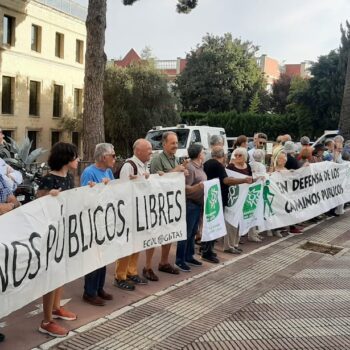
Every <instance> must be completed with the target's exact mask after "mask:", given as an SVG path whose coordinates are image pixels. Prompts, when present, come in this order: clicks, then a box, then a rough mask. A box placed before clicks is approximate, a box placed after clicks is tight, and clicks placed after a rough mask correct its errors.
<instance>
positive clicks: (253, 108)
mask: <svg viewBox="0 0 350 350" xmlns="http://www.w3.org/2000/svg"><path fill="white" fill-rule="evenodd" d="M259 108H260V98H259V94H258V93H257V92H256V93H255V94H254V96H253V98H252V101H251V103H250V106H249V113H253V114H255V113H258V112H259Z"/></svg>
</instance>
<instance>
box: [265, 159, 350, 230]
mask: <svg viewBox="0 0 350 350" xmlns="http://www.w3.org/2000/svg"><path fill="white" fill-rule="evenodd" d="M263 199H264V200H263V206H264V208H263V213H264V219H265V220H264V222H263V224H262V225H261V226H260V227H259V228H260V230H264V229H273V228H278V227H284V226H286V225H293V224H296V223H299V222H303V221H306V220H309V219H311V218H313V217H315V216H318V215H320V214H322V213H325V212H327V211H328V210H330V209H332V208H334V207H336V206H338V205H341V204H344V203H346V202H349V201H350V163H344V164H336V163H333V162H321V163H314V164H310V165H309V166H305V167H302V168H300V169H298V170H296V171H287V172H283V171H281V172H274V173H272V174H271V176H270V178H269V179H268V180H267V181H265V184H264V187H263Z"/></svg>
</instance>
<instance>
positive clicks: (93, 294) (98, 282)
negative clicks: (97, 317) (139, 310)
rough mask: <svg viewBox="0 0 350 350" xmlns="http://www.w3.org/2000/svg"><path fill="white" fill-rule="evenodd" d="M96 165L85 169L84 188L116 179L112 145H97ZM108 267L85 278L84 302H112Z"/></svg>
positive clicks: (96, 303) (82, 176)
mask: <svg viewBox="0 0 350 350" xmlns="http://www.w3.org/2000/svg"><path fill="white" fill-rule="evenodd" d="M94 159H95V163H94V164H92V165H90V166H88V167H87V168H85V170H84V171H83V173H82V175H81V179H80V183H81V185H82V186H85V185H89V184H90V183H101V182H102V183H105V184H107V183H108V182H109V181H110V180H113V179H114V176H113V172H112V170H111V168H113V166H114V163H115V152H114V147H113V145H111V144H110V143H99V144H98V145H96V148H95V154H94ZM105 278H106V266H104V267H101V268H99V269H97V270H95V271H93V272H90V273H89V274H87V275H86V276H85V285H84V294H83V300H84V301H86V302H87V303H89V304H91V305H95V306H103V305H105V300H112V299H113V296H112V295H111V294H108V293H106V292H105V291H104V289H103V287H104V284H105Z"/></svg>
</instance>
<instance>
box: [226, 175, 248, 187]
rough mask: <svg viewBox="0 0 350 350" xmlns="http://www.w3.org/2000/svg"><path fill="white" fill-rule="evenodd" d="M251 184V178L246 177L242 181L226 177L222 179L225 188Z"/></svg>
mask: <svg viewBox="0 0 350 350" xmlns="http://www.w3.org/2000/svg"><path fill="white" fill-rule="evenodd" d="M252 182H253V178H252V177H251V176H247V177H245V178H244V179H236V178H234V177H228V176H227V177H225V178H224V179H223V183H224V184H225V185H227V186H233V185H241V184H251V183H252Z"/></svg>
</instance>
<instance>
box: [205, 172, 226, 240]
mask: <svg viewBox="0 0 350 350" xmlns="http://www.w3.org/2000/svg"><path fill="white" fill-rule="evenodd" d="M225 235H226V226H225V220H224V211H223V207H222V198H221V189H220V182H219V179H213V180H209V181H204V212H203V229H202V238H201V241H202V242H207V241H213V240H214V239H217V238H220V237H222V236H225Z"/></svg>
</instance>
